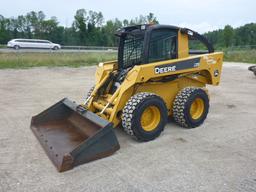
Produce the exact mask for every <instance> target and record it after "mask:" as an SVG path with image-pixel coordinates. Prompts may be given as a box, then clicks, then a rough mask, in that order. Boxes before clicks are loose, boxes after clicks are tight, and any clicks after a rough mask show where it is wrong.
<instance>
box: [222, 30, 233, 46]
mask: <svg viewBox="0 0 256 192" xmlns="http://www.w3.org/2000/svg"><path fill="white" fill-rule="evenodd" d="M233 35H234V32H233V28H232V27H231V26H230V25H226V26H225V28H224V43H225V46H226V47H229V46H231V45H232V41H233Z"/></svg>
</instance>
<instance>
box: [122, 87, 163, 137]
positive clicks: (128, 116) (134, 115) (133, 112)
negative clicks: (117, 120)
mask: <svg viewBox="0 0 256 192" xmlns="http://www.w3.org/2000/svg"><path fill="white" fill-rule="evenodd" d="M167 117H168V113H167V107H166V105H165V103H164V101H163V100H162V98H161V97H159V96H157V95H156V94H153V93H146V92H144V93H138V94H136V95H134V96H132V97H131V98H130V99H129V100H128V102H127V103H126V105H125V107H124V109H123V114H122V126H123V128H124V130H125V132H126V133H128V134H129V135H131V136H134V137H135V138H136V139H137V140H140V141H150V140H153V139H155V138H156V137H158V136H159V135H160V134H161V132H162V131H163V130H164V127H165V125H166V123H167Z"/></svg>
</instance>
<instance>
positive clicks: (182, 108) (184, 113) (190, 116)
mask: <svg viewBox="0 0 256 192" xmlns="http://www.w3.org/2000/svg"><path fill="white" fill-rule="evenodd" d="M208 111H209V98H208V95H207V93H206V92H205V90H203V89H201V88H197V87H186V88H184V89H182V90H181V91H180V92H179V93H178V94H177V96H176V98H175V99H174V103H173V118H174V120H175V121H176V123H178V124H179V125H181V126H182V127H185V128H195V127H198V126H200V125H201V124H202V123H203V122H204V120H205V119H206V117H207V114H208Z"/></svg>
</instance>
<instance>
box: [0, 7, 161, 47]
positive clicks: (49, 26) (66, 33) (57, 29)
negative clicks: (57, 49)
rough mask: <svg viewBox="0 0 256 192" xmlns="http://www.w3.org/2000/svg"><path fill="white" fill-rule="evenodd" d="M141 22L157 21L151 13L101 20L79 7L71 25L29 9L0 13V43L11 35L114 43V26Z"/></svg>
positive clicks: (62, 41) (78, 42)
mask: <svg viewBox="0 0 256 192" xmlns="http://www.w3.org/2000/svg"><path fill="white" fill-rule="evenodd" d="M144 23H158V21H157V18H156V17H155V16H154V14H153V13H149V14H148V15H146V16H143V15H140V16H139V17H136V18H134V19H131V20H127V19H125V20H122V21H121V20H119V19H117V18H116V19H114V20H108V21H105V20H104V17H103V14H102V13H101V12H95V11H87V10H85V9H79V10H77V11H76V14H75V16H74V21H73V22H72V26H71V27H63V26H61V25H60V24H59V22H58V20H57V18H56V17H51V18H50V19H46V15H45V14H44V13H43V12H42V11H39V12H34V11H31V12H29V13H27V14H26V15H20V16H18V17H16V18H5V17H4V16H2V15H0V44H6V43H7V42H8V41H9V40H10V39H14V38H28V39H30V38H37V39H48V40H50V41H53V42H55V43H59V44H61V45H87V46H93V45H94V46H117V38H115V37H114V33H115V32H116V30H117V29H118V28H121V27H124V26H129V25H134V24H144Z"/></svg>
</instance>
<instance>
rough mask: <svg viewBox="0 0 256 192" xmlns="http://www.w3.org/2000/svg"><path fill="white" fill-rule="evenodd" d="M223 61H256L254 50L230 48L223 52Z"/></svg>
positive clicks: (255, 51)
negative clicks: (230, 49)
mask: <svg viewBox="0 0 256 192" xmlns="http://www.w3.org/2000/svg"><path fill="white" fill-rule="evenodd" d="M224 61H232V62H243V63H256V50H255V49H252V50H232V51H225V52H224Z"/></svg>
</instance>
